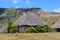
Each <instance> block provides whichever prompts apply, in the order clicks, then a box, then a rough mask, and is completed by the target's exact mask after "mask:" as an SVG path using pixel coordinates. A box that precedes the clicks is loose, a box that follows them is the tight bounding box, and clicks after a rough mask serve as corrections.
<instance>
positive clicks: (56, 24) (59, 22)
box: [51, 18, 60, 28]
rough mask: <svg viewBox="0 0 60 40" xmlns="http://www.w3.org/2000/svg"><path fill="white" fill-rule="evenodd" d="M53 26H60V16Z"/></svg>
mask: <svg viewBox="0 0 60 40" xmlns="http://www.w3.org/2000/svg"><path fill="white" fill-rule="evenodd" d="M51 28H60V18H59V19H58V20H57V22H56V23H55V24H54V25H52V26H51Z"/></svg>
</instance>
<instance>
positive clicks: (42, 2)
mask: <svg viewBox="0 0 60 40" xmlns="http://www.w3.org/2000/svg"><path fill="white" fill-rule="evenodd" d="M0 7H4V8H9V7H39V8H42V9H43V10H45V11H49V12H51V11H55V12H60V0H0Z"/></svg>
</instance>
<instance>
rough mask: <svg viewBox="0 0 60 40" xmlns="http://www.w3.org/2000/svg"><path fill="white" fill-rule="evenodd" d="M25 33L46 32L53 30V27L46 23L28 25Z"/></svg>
mask: <svg viewBox="0 0 60 40" xmlns="http://www.w3.org/2000/svg"><path fill="white" fill-rule="evenodd" d="M24 32H25V33H40V32H42V33H45V32H52V29H51V28H50V27H48V26H45V25H37V26H36V27H28V28H27V29H26V30H25V31H24Z"/></svg>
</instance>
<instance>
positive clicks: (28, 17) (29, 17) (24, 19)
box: [13, 12, 47, 26]
mask: <svg viewBox="0 0 60 40" xmlns="http://www.w3.org/2000/svg"><path fill="white" fill-rule="evenodd" d="M22 14H23V15H20V17H19V18H18V19H17V20H16V21H15V22H14V23H13V25H15V26H18V25H20V26H21V25H31V26H32V25H47V23H45V22H44V21H43V20H42V19H40V18H39V17H38V15H37V14H36V13H34V12H30V13H29V12H23V13H22Z"/></svg>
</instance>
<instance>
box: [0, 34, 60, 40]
mask: <svg viewBox="0 0 60 40" xmlns="http://www.w3.org/2000/svg"><path fill="white" fill-rule="evenodd" d="M0 40H60V33H16V34H0Z"/></svg>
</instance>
